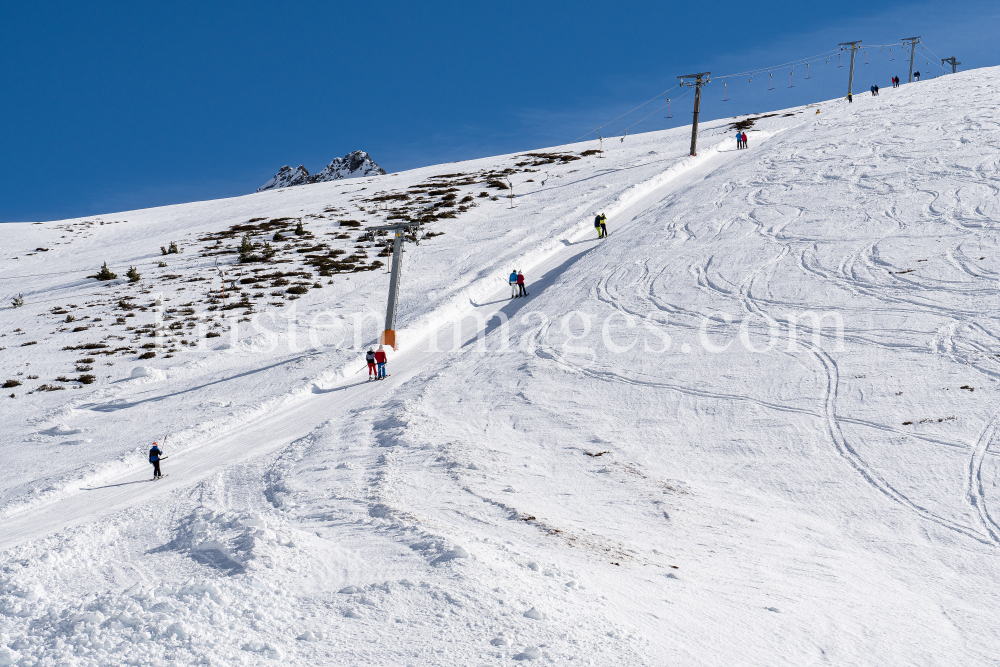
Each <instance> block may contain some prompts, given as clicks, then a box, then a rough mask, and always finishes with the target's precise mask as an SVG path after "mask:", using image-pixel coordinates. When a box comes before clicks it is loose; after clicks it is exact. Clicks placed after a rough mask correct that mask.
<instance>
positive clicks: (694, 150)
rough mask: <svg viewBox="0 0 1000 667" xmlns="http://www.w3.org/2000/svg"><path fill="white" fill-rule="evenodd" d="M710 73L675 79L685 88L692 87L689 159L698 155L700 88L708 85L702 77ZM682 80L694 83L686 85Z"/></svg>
mask: <svg viewBox="0 0 1000 667" xmlns="http://www.w3.org/2000/svg"><path fill="white" fill-rule="evenodd" d="M711 74H712V73H711V72H701V73H700V74H685V75H684V76H679V77H677V78H678V79H680V80H681V83H682V84H683V85H686V86H694V122H693V123H692V124H691V157H694V156H696V155H698V112H699V111H700V110H701V87H702V86H703V85H705V84H706V83H708V81H707V80H706V81H702V77H708V76H710V75H711ZM684 79H694V80H695V82H694V83H693V84H692V83H688V82H687V81H685V80H684Z"/></svg>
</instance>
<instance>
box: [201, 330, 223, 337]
mask: <svg viewBox="0 0 1000 667" xmlns="http://www.w3.org/2000/svg"><path fill="white" fill-rule="evenodd" d="M221 335H222V334H220V333H219V332H218V331H209V332H208V333H207V334H205V338H218V337H219V336H221Z"/></svg>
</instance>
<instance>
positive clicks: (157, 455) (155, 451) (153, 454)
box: [149, 442, 167, 480]
mask: <svg viewBox="0 0 1000 667" xmlns="http://www.w3.org/2000/svg"><path fill="white" fill-rule="evenodd" d="M165 458H167V457H165V456H164V455H163V450H162V449H160V446H159V445H157V444H156V443H155V442H154V443H153V446H152V448H150V450H149V462H150V463H152V464H153V479H154V480H157V479H159V478H160V477H163V475H162V474H160V459H165Z"/></svg>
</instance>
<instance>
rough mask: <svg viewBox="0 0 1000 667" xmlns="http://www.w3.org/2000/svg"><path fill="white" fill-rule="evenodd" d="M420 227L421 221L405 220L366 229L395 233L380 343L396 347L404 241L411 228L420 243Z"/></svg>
mask: <svg viewBox="0 0 1000 667" xmlns="http://www.w3.org/2000/svg"><path fill="white" fill-rule="evenodd" d="M419 228H420V223H419V222H404V223H401V224H396V225H379V226H378V227H365V231H366V232H369V233H371V234H372V235H373V236H374V232H379V231H385V232H392V233H393V242H392V276H391V277H390V278H389V303H388V305H386V307H385V331H383V332H382V335H381V336H380V337H379V344H380V345H389V346H390V347H392V349H394V350H395V349H396V302H397V301H398V300H399V273H400V262H401V261H402V259H403V241H404V240H405V239H406V236H405V235H406V232H408V231H410V230H411V229H412V230H413V232H414V235H413V241H414V243H417V244H418V245H419V241H418V240H417V238H416V231H417V230H418V229H419Z"/></svg>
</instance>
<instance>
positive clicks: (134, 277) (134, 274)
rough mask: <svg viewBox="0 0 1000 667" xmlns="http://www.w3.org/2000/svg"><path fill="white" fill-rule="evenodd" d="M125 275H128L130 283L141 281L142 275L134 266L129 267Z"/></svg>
mask: <svg viewBox="0 0 1000 667" xmlns="http://www.w3.org/2000/svg"><path fill="white" fill-rule="evenodd" d="M125 275H126V276H128V281H129V282H130V283H137V282H139V278H140V277H141V276H140V275H139V271H138V270H137V269H136V268H135V267H134V266H131V267H129V270H128V271H127V272H126V273H125Z"/></svg>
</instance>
